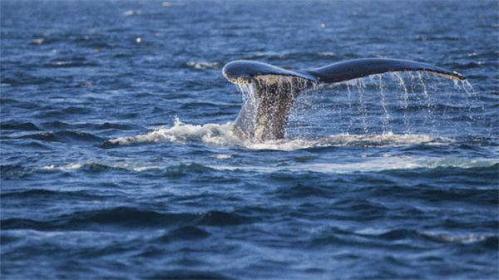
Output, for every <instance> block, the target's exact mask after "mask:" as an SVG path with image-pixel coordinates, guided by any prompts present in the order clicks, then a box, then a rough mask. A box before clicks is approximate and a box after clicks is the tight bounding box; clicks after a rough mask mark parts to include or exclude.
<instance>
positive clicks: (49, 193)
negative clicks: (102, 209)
mask: <svg viewBox="0 0 499 280" xmlns="http://www.w3.org/2000/svg"><path fill="white" fill-rule="evenodd" d="M98 197H99V196H97V195H94V194H90V193H89V192H87V191H55V190H47V189H30V190H26V191H15V192H5V191H4V192H2V193H0V198H2V199H7V200H10V199H95V198H98Z"/></svg>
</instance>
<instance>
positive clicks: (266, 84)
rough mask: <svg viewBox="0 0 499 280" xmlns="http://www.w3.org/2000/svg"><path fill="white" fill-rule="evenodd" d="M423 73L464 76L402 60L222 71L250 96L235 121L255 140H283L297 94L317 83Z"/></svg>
mask: <svg viewBox="0 0 499 280" xmlns="http://www.w3.org/2000/svg"><path fill="white" fill-rule="evenodd" d="M403 71H423V72H428V73H431V74H434V75H437V76H441V77H444V78H448V79H453V80H464V79H465V78H464V76H463V75H461V74H459V73H457V72H452V71H448V70H446V69H443V68H440V67H437V66H433V65H430V64H427V63H421V62H415V61H410V60H401V59H387V58H362V59H353V60H347V61H342V62H338V63H334V64H331V65H327V66H324V67H320V68H314V69H306V70H296V71H292V70H287V69H284V68H280V67H277V66H274V65H271V64H267V63H263V62H257V61H251V60H236V61H232V62H229V63H227V64H226V65H225V66H224V68H223V70H222V72H223V75H224V77H225V78H226V79H227V80H229V81H230V82H232V83H234V84H236V85H238V86H239V87H240V88H241V90H242V91H243V93H246V94H249V95H250V96H246V98H245V99H244V104H243V107H242V109H241V112H240V113H239V116H238V118H237V120H236V126H235V127H236V129H237V132H238V133H239V134H241V135H242V136H245V137H248V138H251V139H252V140H256V141H264V140H274V139H281V138H284V132H285V127H286V124H287V121H288V116H289V112H290V110H291V108H292V106H293V103H294V100H295V98H296V96H298V94H300V93H301V92H303V91H306V90H309V89H311V88H314V86H317V85H320V84H332V83H340V82H344V81H348V80H352V79H357V78H362V77H366V76H369V75H375V74H382V73H386V72H403Z"/></svg>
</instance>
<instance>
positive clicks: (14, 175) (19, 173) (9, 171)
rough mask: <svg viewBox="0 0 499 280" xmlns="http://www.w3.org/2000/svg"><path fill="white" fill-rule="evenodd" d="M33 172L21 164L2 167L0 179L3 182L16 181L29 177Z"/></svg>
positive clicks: (0, 166)
mask: <svg viewBox="0 0 499 280" xmlns="http://www.w3.org/2000/svg"><path fill="white" fill-rule="evenodd" d="M30 173H31V171H30V170H29V169H28V168H26V167H24V166H22V165H19V164H2V165H0V178H1V179H2V180H15V179H21V178H24V177H26V176H28V175H29V174H30Z"/></svg>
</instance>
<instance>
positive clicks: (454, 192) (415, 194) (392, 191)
mask: <svg viewBox="0 0 499 280" xmlns="http://www.w3.org/2000/svg"><path fill="white" fill-rule="evenodd" d="M423 181H424V180H423ZM370 194H371V195H372V196H375V197H392V198H396V199H418V200H422V201H425V202H429V203H443V202H451V203H454V202H455V203H464V204H470V205H473V204H474V205H480V206H495V205H498V204H499V197H498V196H497V194H498V192H497V190H495V189H483V188H474V187H471V188H463V187H458V186H454V187H442V186H439V184H432V185H427V184H424V183H420V184H417V185H412V186H407V187H399V186H388V187H374V188H372V189H371V191H370Z"/></svg>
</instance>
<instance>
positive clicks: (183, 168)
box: [164, 163, 216, 178]
mask: <svg viewBox="0 0 499 280" xmlns="http://www.w3.org/2000/svg"><path fill="white" fill-rule="evenodd" d="M214 171H216V170H215V169H213V168H210V167H207V166H204V165H202V164H198V163H189V164H179V165H175V166H170V167H168V168H167V169H166V170H165V172H164V176H166V177H169V178H181V177H184V176H190V175H193V174H206V173H210V172H214Z"/></svg>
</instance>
